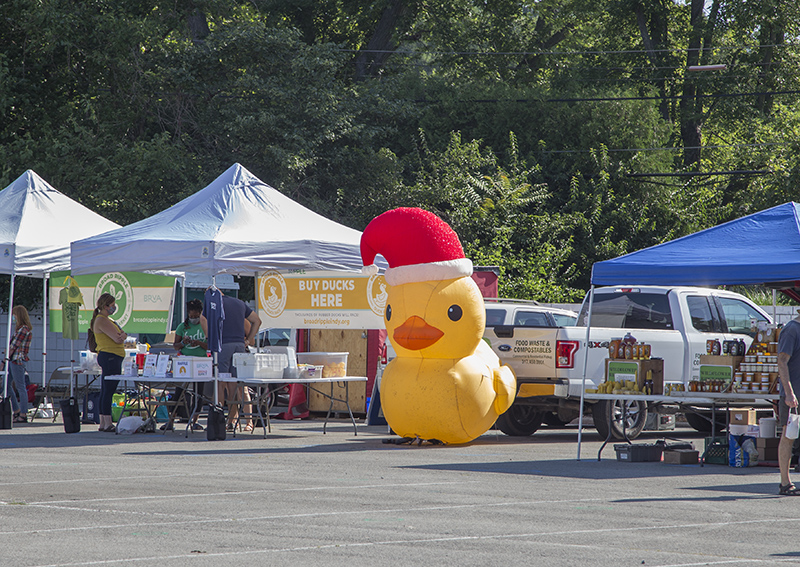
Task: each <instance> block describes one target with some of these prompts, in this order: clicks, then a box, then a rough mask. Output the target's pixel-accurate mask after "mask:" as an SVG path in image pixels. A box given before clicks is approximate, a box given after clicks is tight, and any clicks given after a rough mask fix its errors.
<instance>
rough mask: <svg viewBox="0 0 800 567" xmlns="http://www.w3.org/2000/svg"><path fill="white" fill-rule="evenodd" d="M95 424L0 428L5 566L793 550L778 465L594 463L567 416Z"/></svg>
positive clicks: (406, 561) (749, 557) (606, 560)
mask: <svg viewBox="0 0 800 567" xmlns="http://www.w3.org/2000/svg"><path fill="white" fill-rule="evenodd" d="M94 429H95V427H92V428H89V427H88V426H85V425H84V426H83V431H81V432H80V433H77V434H72V435H67V434H65V433H64V432H63V427H62V426H61V424H60V423H57V424H55V425H53V424H49V423H45V422H42V421H37V422H36V423H34V424H29V425H27V426H24V427H20V428H17V429H14V430H11V431H0V517H2V527H1V528H0V564H1V565H3V566H5V565H9V566H10V565H14V566H34V565H36V566H42V565H58V566H64V565H106V564H113V565H152V566H159V567H161V566H178V565H191V566H198V567H203V566H214V567H217V566H219V565H244V564H250V565H266V564H273V565H326V566H327V565H332V566H336V565H445V564H449V565H454V566H455V565H482V566H483V565H504V564H508V565H536V566H540V565H542V566H549V565H556V566H572V565H591V566H612V565H613V566H620V565H648V566H678V565H681V566H684V565H726V566H738V565H778V564H781V565H783V564H800V541H798V533H799V532H800V498H798V499H794V498H789V497H783V498H781V497H778V496H777V495H776V492H777V486H778V474H777V471H776V469H773V468H767V467H754V468H751V469H734V468H730V467H727V466H719V465H706V466H705V467H703V468H701V467H700V466H697V465H665V464H662V463H627V462H618V461H617V460H616V458H615V453H614V451H613V448H609V449H608V450H607V451H606V452H605V453H604V454H603V460H602V461H600V462H598V461H597V459H596V454H597V449H598V447H599V446H600V442H599V438H598V437H597V435H596V434H595V433H592V432H587V433H586V434H585V436H584V444H583V451H582V453H583V454H582V456H583V459H582V460H581V461H578V460H576V455H577V453H576V430H575V429H574V428H572V429H557V430H548V431H542V432H539V433H537V434H536V435H534V436H533V437H531V438H527V439H512V438H509V437H506V436H504V435H502V434H495V433H494V432H491V433H489V434H487V435H484V436H483V437H481V438H480V439H479V440H477V441H475V442H473V443H471V444H469V445H466V446H456V447H433V446H423V447H416V446H415V447H408V446H402V447H397V446H391V445H385V444H383V443H382V440H383V439H386V438H388V435H387V434H386V428H385V427H366V426H359V433H358V435H357V436H354V435H353V428H352V426H351V425H349V423H347V422H345V421H336V422H334V423H333V424H332V425H331V426H329V428H328V433H327V434H326V435H323V434H322V424H321V422H320V421H303V422H277V423H274V424H273V432H272V434H270V435H269V437H268V438H267V439H263V438H262V437H261V436H259V435H252V436H251V435H249V434H247V435H244V436H242V435H239V436H237V438H236V439H230V438H229V439H228V440H226V441H217V442H208V441H206V440H205V436H204V435H203V434H195V435H193V436H192V437H190V438H189V439H185V438H184V437H183V435H182V434H179V433H168V434H167V435H166V436H162V435H161V434H138V435H132V436H115V435H112V434H108V433H99V432H96V431H94ZM674 435H675V436H677V437H681V438H684V439H690V440H691V441H692V442H694V443H695V446H701V447H702V444H703V440H702V437H700V436H699V435H698V434H696V433H694V432H692V431H688V430H678V431H676V432H675V433H674ZM656 437H658V435H656V434H652V433H650V434H647V435H646V436H645V438H640V439H639V440H637V442H642V441H647V440H649V441H652V440H653V439H654V438H656Z"/></svg>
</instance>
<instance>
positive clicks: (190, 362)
mask: <svg viewBox="0 0 800 567" xmlns="http://www.w3.org/2000/svg"><path fill="white" fill-rule="evenodd" d="M213 370H214V368H213V361H212V360H211V359H210V358H207V357H204V356H179V357H177V358H174V359H173V360H172V375H173V376H175V377H178V378H180V377H182V376H185V377H192V378H208V379H209V380H212V379H213V378H214V375H213Z"/></svg>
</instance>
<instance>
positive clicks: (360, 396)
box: [308, 329, 367, 414]
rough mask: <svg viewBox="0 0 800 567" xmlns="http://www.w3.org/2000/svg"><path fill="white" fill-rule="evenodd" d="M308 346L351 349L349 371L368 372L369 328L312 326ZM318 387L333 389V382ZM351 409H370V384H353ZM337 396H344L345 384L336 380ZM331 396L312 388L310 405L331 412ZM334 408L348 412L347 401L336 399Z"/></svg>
mask: <svg viewBox="0 0 800 567" xmlns="http://www.w3.org/2000/svg"><path fill="white" fill-rule="evenodd" d="M308 346H309V348H308V350H309V351H311V352H348V353H350V354H349V355H348V356H347V375H348V376H366V375H367V332H366V331H363V330H359V329H311V330H309V331H308ZM314 387H315V388H317V389H318V390H322V391H323V392H326V393H328V394H329V393H330V391H331V385H330V384H316V385H314ZM349 392H350V395H349V397H348V398H347V400H348V401H349V402H350V409H352V410H353V413H354V414H355V413H360V414H364V413H366V411H367V409H366V408H367V387H366V384H365V383H364V382H351V383H350V384H349ZM333 395H334V397H337V398H340V399H344V397H345V386H344V384H341V385H340V384H333ZM329 406H330V400H328V398H326V397H325V396H323V395H322V394H320V393H318V392H314V391H313V390H310V389H309V391H308V409H309V410H311V411H313V412H327V411H328V407H329ZM333 411H335V412H346V411H347V406H346V405H345V404H344V403H343V402H334V403H333Z"/></svg>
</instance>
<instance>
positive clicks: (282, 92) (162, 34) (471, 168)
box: [0, 0, 800, 301]
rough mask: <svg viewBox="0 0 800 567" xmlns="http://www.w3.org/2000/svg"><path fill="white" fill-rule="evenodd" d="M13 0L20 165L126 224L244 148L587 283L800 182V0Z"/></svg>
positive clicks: (6, 145)
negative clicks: (431, 215) (599, 272)
mask: <svg viewBox="0 0 800 567" xmlns="http://www.w3.org/2000/svg"><path fill="white" fill-rule="evenodd" d="M0 18H2V21H3V26H1V27H0V111H2V112H1V114H0V186H5V185H7V184H8V183H10V182H11V181H13V180H14V179H15V178H16V177H18V176H19V175H20V174H21V173H22V172H23V171H25V170H26V169H33V170H35V171H36V172H37V173H39V174H40V175H42V176H43V177H44V178H45V179H47V180H48V181H49V182H50V183H52V184H53V185H54V186H55V187H57V188H58V189H59V190H61V191H62V192H64V193H65V194H67V195H68V196H70V197H71V198H73V199H76V200H78V201H80V202H81V203H83V204H85V205H86V206H88V207H90V208H92V209H94V210H96V211H98V212H99V213H100V214H102V215H104V216H106V217H107V218H109V219H111V220H114V221H116V222H118V223H121V224H128V223H131V222H134V221H137V220H139V219H142V218H145V217H147V216H149V215H152V214H154V213H156V212H159V211H160V210H163V209H164V208H166V207H167V206H169V205H171V204H173V203H175V202H177V201H178V200H180V199H182V198H184V197H186V196H187V195H189V194H191V193H192V192H194V191H197V190H198V189H200V188H202V187H203V186H205V184H207V183H208V182H210V181H211V180H213V179H214V178H215V177H216V176H217V175H219V174H220V173H221V172H222V171H224V170H225V169H226V168H227V167H228V166H230V165H231V164H232V163H233V162H240V163H242V164H243V165H244V166H245V167H247V168H248V169H249V170H251V171H252V172H253V173H254V174H256V175H257V176H259V177H260V178H261V179H263V180H264V181H266V182H268V183H270V184H271V185H273V186H275V187H276V188H278V189H279V190H281V191H283V192H285V193H286V194H287V195H289V196H291V197H292V198H294V199H296V200H298V201H300V202H301V203H303V204H304V205H306V206H308V207H310V208H312V209H314V210H317V211H319V212H322V213H323V214H326V215H327V216H329V217H331V218H333V219H334V220H337V221H339V222H342V223H344V224H347V225H349V226H352V227H354V228H358V229H363V228H364V226H365V225H366V224H367V223H368V222H369V220H370V219H372V218H373V217H374V216H375V215H377V214H379V213H381V212H383V211H385V210H387V209H389V208H392V207H396V206H421V207H424V208H427V209H430V210H432V211H434V212H436V213H437V214H439V215H441V216H442V217H443V218H445V220H447V221H448V222H449V223H451V224H452V226H453V227H454V228H455V229H456V230H457V231H458V233H459V235H460V236H461V238H462V241H463V243H464V245H465V248H466V250H467V254H468V256H469V257H471V258H472V259H473V260H474V261H475V263H476V264H479V265H497V266H499V267H500V269H501V279H500V282H501V293H502V294H503V295H506V296H516V297H523V298H532V299H539V300H544V301H569V300H573V299H576V298H578V297H580V296H581V295H582V293H583V291H582V290H584V289H586V287H587V286H588V281H589V275H590V270H591V265H592V263H593V262H595V261H598V260H603V259H607V258H611V257H614V256H617V255H619V254H623V253H626V252H630V251H633V250H636V249H639V248H642V247H646V246H651V245H654V244H657V243H659V242H663V241H666V240H669V239H672V238H675V237H678V236H681V235H684V234H688V233H690V232H693V231H696V230H699V229H702V228H706V227H708V226H713V225H715V224H718V223H720V222H723V221H726V220H730V219H733V218H737V217H740V216H742V215H744V214H748V213H751V212H754V211H756V210H760V209H762V208H765V207H768V206H772V205H776V204H779V203H782V202H785V201H788V200H794V199H796V198H797V196H796V189H795V187H796V185H797V181H798V178H799V177H800V170H799V169H798V165H799V164H800V160H798V156H799V155H800V136H798V135H797V134H798V133H799V132H800V113H799V112H798V96H797V95H798V93H800V85H798V81H800V73H799V72H798V71H800V50H798V46H797V43H796V38H797V37H798V31H800V30H798V28H800V8H799V7H798V5H797V4H796V3H794V2H788V1H783V0H765V1H762V2H741V1H734V0H708V1H703V0H686V1H677V2H673V1H671V0H623V1H614V2H611V1H609V0H599V1H587V0H539V1H536V2H534V1H512V0H490V1H487V2H483V1H481V2H478V1H475V0H449V1H447V2H443V1H440V0H375V1H372V2H356V1H354V0H313V1H312V0H252V1H248V2H231V1H222V0H173V1H172V2H170V3H157V2H153V1H152V0H82V1H76V0H7V1H5V2H3V3H2V4H0ZM711 64H715V65H720V64H724V65H725V66H726V67H725V68H724V69H717V70H706V71H692V70H690V69H691V68H693V67H694V66H698V65H711Z"/></svg>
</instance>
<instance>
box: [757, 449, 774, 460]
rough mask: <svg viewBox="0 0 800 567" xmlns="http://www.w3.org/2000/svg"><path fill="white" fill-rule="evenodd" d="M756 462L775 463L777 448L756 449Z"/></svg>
mask: <svg viewBox="0 0 800 567" xmlns="http://www.w3.org/2000/svg"><path fill="white" fill-rule="evenodd" d="M758 460H759V461H777V460H778V448H777V447H758Z"/></svg>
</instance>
